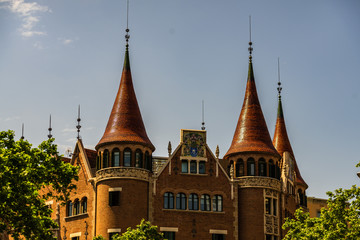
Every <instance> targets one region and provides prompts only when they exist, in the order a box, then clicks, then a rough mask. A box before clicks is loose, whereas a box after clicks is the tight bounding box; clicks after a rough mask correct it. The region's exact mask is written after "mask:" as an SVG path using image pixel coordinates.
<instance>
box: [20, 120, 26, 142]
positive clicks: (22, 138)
mask: <svg viewBox="0 0 360 240" xmlns="http://www.w3.org/2000/svg"><path fill="white" fill-rule="evenodd" d="M24 138H25V137H24V123H23V124H22V126H21V138H20V139H21V140H24Z"/></svg>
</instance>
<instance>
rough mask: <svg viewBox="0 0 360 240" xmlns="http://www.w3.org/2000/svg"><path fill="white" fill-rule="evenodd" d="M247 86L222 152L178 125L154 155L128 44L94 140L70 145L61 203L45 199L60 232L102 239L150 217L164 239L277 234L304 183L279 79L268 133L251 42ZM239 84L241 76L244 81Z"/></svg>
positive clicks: (302, 199)
mask: <svg viewBox="0 0 360 240" xmlns="http://www.w3.org/2000/svg"><path fill="white" fill-rule="evenodd" d="M249 49H250V56H249V72H248V79H247V82H246V92H245V98H244V103H243V106H242V108H240V106H239V109H234V111H240V110H241V113H240V116H239V119H238V123H237V126H236V127H235V133H234V137H233V139H232V142H231V139H229V143H230V142H231V146H230V148H229V149H228V151H227V153H226V154H225V156H224V158H223V159H220V158H219V151H218V149H216V151H215V154H214V153H213V151H212V150H211V149H210V148H209V147H208V145H207V143H206V131H205V130H188V129H182V130H181V139H180V143H179V144H178V145H177V147H176V148H175V150H172V148H171V144H170V143H169V147H168V150H169V156H167V157H154V156H153V152H154V150H155V147H154V146H153V144H152V143H151V141H150V139H149V137H148V136H147V133H146V129H145V126H144V123H143V120H142V116H141V113H140V110H139V106H138V103H137V98H136V95H135V92H134V88H133V80H132V77H131V70H130V61H129V50H128V44H127V45H126V52H125V60H124V66H123V73H122V76H121V81H120V86H119V91H118V93H117V96H116V98H115V102H114V105H113V108H112V111H111V114H110V117H109V120H108V124H107V126H106V128H105V132H104V135H103V136H102V138H101V139H100V141H99V143H98V144H97V145H96V146H95V149H96V150H90V149H86V148H84V145H83V143H82V140H78V142H77V143H76V146H75V149H74V153H73V155H72V158H71V159H69V161H70V163H71V164H73V165H77V166H80V172H79V181H78V188H77V191H76V193H73V194H72V195H71V197H70V201H69V202H68V203H67V204H66V206H60V205H59V204H58V203H56V202H53V201H49V202H48V204H49V205H51V207H52V208H53V209H54V213H53V218H54V219H57V221H58V223H59V226H60V227H59V229H55V232H56V236H57V237H58V239H64V240H65V239H67V240H77V239H81V240H83V239H84V240H85V239H87V240H90V239H92V237H93V236H96V235H102V236H104V237H106V238H107V239H109V238H110V237H111V236H112V235H113V234H116V233H123V232H125V231H126V229H127V228H128V227H135V226H136V225H137V224H139V222H140V220H141V219H143V218H144V219H146V220H149V221H151V223H152V224H154V225H157V226H158V227H159V230H160V231H162V232H164V234H165V236H166V238H168V239H181V240H184V239H197V240H198V239H213V240H222V239H226V240H240V239H246V240H253V239H254V240H278V239H281V238H282V237H283V235H284V232H283V230H282V229H281V225H282V223H283V221H284V218H285V217H288V216H292V215H293V213H294V211H295V209H296V208H298V207H299V206H302V207H305V208H306V204H307V203H306V194H305V192H306V189H307V184H306V183H305V181H304V180H303V179H302V177H301V175H300V171H299V168H298V166H297V164H296V161H295V155H294V153H293V151H292V148H291V145H290V141H289V139H288V136H287V132H286V126H285V121H284V114H283V110H282V101H281V86H280V83H279V88H278V91H279V98H278V109H277V111H278V115H277V121H276V128H275V134H274V138H273V139H271V137H270V134H269V132H268V128H267V125H266V122H265V119H264V116H263V113H262V110H261V106H260V102H259V99H258V96H257V91H256V86H255V78H254V74H253V63H252V56H251V50H252V48H251V44H250V48H249ZM244 84H245V81H244Z"/></svg>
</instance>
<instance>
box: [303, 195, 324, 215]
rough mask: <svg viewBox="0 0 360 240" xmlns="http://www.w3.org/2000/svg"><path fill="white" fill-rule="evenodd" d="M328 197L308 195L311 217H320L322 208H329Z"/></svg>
mask: <svg viewBox="0 0 360 240" xmlns="http://www.w3.org/2000/svg"><path fill="white" fill-rule="evenodd" d="M327 201H328V200H327V199H322V198H316V197H308V198H307V202H308V209H309V214H310V217H312V218H314V217H320V215H321V209H322V208H327Z"/></svg>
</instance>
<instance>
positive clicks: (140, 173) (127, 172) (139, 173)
mask: <svg viewBox="0 0 360 240" xmlns="http://www.w3.org/2000/svg"><path fill="white" fill-rule="evenodd" d="M149 175H150V172H149V171H148V170H146V169H142V168H134V167H110V168H104V169H100V170H98V171H97V172H96V180H95V181H96V182H100V181H104V180H109V179H119V178H121V179H136V180H141V181H146V182H148V181H149V178H150V177H149Z"/></svg>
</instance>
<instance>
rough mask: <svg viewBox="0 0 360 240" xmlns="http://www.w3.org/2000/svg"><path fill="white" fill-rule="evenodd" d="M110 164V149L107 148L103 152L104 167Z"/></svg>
mask: <svg viewBox="0 0 360 240" xmlns="http://www.w3.org/2000/svg"><path fill="white" fill-rule="evenodd" d="M108 166H109V151H108V150H107V149H106V150H105V151H104V153H103V168H107V167H108Z"/></svg>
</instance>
